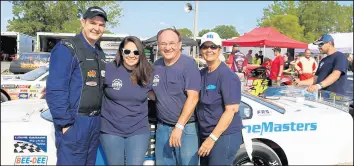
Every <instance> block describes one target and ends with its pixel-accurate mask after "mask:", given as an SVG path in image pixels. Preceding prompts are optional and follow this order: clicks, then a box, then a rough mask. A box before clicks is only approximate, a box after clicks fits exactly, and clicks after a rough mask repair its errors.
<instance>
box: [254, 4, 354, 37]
mask: <svg viewBox="0 0 354 166" xmlns="http://www.w3.org/2000/svg"><path fill="white" fill-rule="evenodd" d="M352 11H353V5H350V6H347V5H340V4H339V3H338V2H336V1H274V3H273V4H271V5H269V6H268V7H267V8H264V9H263V17H262V18H261V19H259V20H258V26H260V27H262V26H264V23H265V22H266V21H269V20H270V18H272V17H275V16H278V15H295V16H297V17H298V19H299V24H300V26H301V27H304V30H303V35H302V36H303V38H302V39H301V41H305V42H313V41H314V40H316V39H317V38H318V37H319V36H320V35H321V34H324V33H335V32H353V12H352Z"/></svg>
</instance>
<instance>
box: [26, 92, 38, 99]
mask: <svg viewBox="0 0 354 166" xmlns="http://www.w3.org/2000/svg"><path fill="white" fill-rule="evenodd" d="M28 98H29V99H32V98H37V93H30V94H29V96H28Z"/></svg>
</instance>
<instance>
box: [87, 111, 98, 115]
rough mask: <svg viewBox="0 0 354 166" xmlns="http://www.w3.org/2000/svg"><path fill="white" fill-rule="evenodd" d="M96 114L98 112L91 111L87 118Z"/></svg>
mask: <svg viewBox="0 0 354 166" xmlns="http://www.w3.org/2000/svg"><path fill="white" fill-rule="evenodd" d="M97 113H98V111H96V110H95V111H92V112H91V113H90V114H89V116H95V115H97Z"/></svg>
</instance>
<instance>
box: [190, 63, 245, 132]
mask: <svg viewBox="0 0 354 166" xmlns="http://www.w3.org/2000/svg"><path fill="white" fill-rule="evenodd" d="M200 74H201V77H202V88H201V90H200V100H199V103H198V107H197V111H196V112H197V116H198V122H199V126H200V127H199V130H200V134H201V135H202V138H206V137H208V136H209V135H210V133H211V132H212V131H213V130H214V128H215V127H216V125H217V123H218V122H219V120H220V118H221V115H222V114H223V113H224V111H225V105H230V104H240V102H241V82H240V80H239V78H238V77H237V75H236V74H235V73H234V72H232V71H231V70H230V69H229V68H228V67H227V66H226V64H224V63H221V64H220V65H219V66H218V68H216V69H215V70H214V71H213V72H210V73H208V68H207V67H206V68H204V69H202V70H201V71H200ZM242 128H243V125H242V120H241V116H240V113H239V112H237V113H236V114H235V115H234V118H233V119H232V122H231V124H230V125H229V127H228V128H227V129H226V130H225V131H224V133H222V135H227V134H232V133H236V132H239V131H241V129H242Z"/></svg>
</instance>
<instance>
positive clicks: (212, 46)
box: [202, 44, 219, 50]
mask: <svg viewBox="0 0 354 166" xmlns="http://www.w3.org/2000/svg"><path fill="white" fill-rule="evenodd" d="M209 48H210V49H212V50H216V49H218V48H219V46H218V45H215V44H213V45H210V46H206V45H203V46H202V49H203V50H206V49H209Z"/></svg>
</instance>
